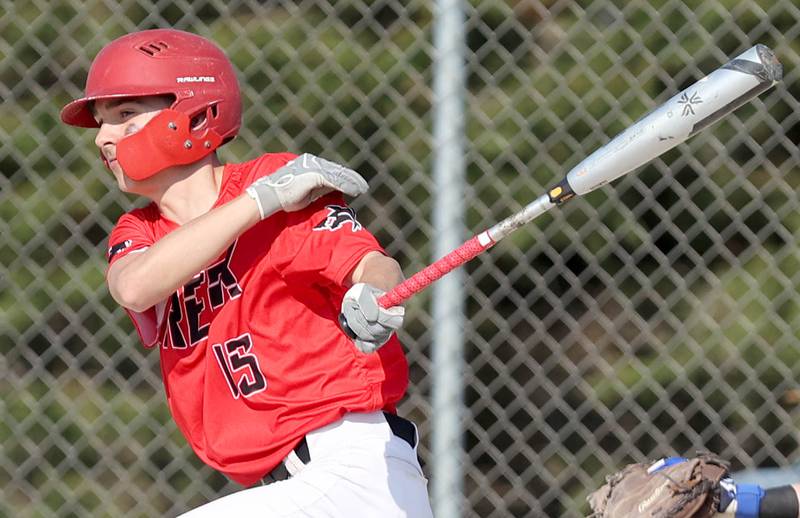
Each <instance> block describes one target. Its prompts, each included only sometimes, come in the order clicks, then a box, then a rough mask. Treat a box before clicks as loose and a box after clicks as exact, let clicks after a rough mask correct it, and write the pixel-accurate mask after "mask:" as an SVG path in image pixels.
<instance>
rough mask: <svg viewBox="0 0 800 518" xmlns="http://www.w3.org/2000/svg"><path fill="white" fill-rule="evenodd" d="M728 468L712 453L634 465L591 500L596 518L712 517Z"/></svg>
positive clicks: (617, 475) (610, 478)
mask: <svg viewBox="0 0 800 518" xmlns="http://www.w3.org/2000/svg"><path fill="white" fill-rule="evenodd" d="M727 476H728V465H727V463H726V462H725V461H723V460H722V459H720V458H718V457H716V456H714V455H712V454H707V453H704V454H700V455H699V456H698V457H696V458H694V459H684V458H680V457H670V458H666V459H661V460H659V461H657V462H647V463H639V464H630V465H628V466H626V467H625V468H624V469H622V471H619V472H617V473H614V474H613V475H610V476H608V477H606V484H605V485H604V486H603V487H601V488H600V489H598V490H597V491H595V492H594V493H592V494H590V495H589V496H588V498H587V500H589V505H590V506H591V508H592V511H593V514H592V515H591V516H592V517H593V518H634V517H645V516H647V517H652V518H710V517H712V516H715V515H716V514H717V508H718V506H719V482H720V480H722V479H723V478H725V477H727Z"/></svg>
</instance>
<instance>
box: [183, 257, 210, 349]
mask: <svg viewBox="0 0 800 518" xmlns="http://www.w3.org/2000/svg"><path fill="white" fill-rule="evenodd" d="M205 279H206V275H205V273H204V272H200V275H198V276H196V277H195V278H194V279H192V280H191V281H189V282H188V283H187V284H186V286H184V287H183V305H184V307H185V308H186V320H187V323H188V324H189V338H190V339H191V342H190V343H191V344H192V345H195V344H196V343H198V342H199V341H200V340H204V339H205V338H206V337H207V336H208V328H209V327H210V325H209V324H206V325H201V324H200V314H201V313H202V311H203V308H205V307H206V305H205V303H204V302H203V299H202V297H199V296H198V294H197V291H198V289H199V288H200V286H201V285H202V284H203V281H205Z"/></svg>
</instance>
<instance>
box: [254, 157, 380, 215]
mask: <svg viewBox="0 0 800 518" xmlns="http://www.w3.org/2000/svg"><path fill="white" fill-rule="evenodd" d="M368 187H369V186H368V185H367V181H366V180H364V178H362V177H361V175H360V174H358V173H357V172H355V171H353V170H352V169H348V168H347V167H344V166H342V165H339V164H336V163H334V162H331V161H329V160H325V159H324V158H320V157H318V156H314V155H312V154H310V153H305V154H302V155H300V156H298V157H297V158H295V159H294V160H292V161H291V162H289V163H288V164H286V165H285V166H283V167H281V168H280V169H278V170H277V171H275V172H274V173H272V174H270V175H269V176H265V177H263V178H259V179H258V180H256V181H255V182H253V184H252V185H250V187H248V188H247V194H249V195H250V197H251V198H253V199H254V200H255V201H256V203H257V204H258V211H259V213H260V214H261V219H264V218H266V217H268V216H270V215H272V214H274V213H275V212H278V211H279V210H285V211H286V212H293V211H297V210H301V209H303V208H305V207H307V206H308V205H309V204H311V203H312V202H313V201H315V200H316V199H318V198H319V197H320V196H324V195H325V194H328V193H329V192H333V191H341V192H343V193H345V194H347V195H348V196H358V195H359V194H363V193H365V192H367V189H368Z"/></svg>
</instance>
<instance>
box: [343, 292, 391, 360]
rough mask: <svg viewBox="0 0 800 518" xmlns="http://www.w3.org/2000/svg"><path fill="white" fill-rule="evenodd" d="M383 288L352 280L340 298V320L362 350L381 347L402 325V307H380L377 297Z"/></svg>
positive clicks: (375, 349)
mask: <svg viewBox="0 0 800 518" xmlns="http://www.w3.org/2000/svg"><path fill="white" fill-rule="evenodd" d="M384 293H385V292H384V291H382V290H379V289H378V288H375V287H374V286H370V285H369V284H364V283H358V284H354V285H353V286H352V287H351V288H350V289H349V290H347V293H345V294H344V299H342V312H341V313H340V314H339V324H340V325H341V326H342V329H343V330H344V332H345V333H347V335H348V336H349V337H350V338H351V339H352V340H353V342H355V344H356V347H358V349H359V350H360V351H361V352H364V353H372V352H375V351H377V350H378V349H380V347H381V346H382V345H383V344H385V343H386V342H387V341H388V340H389V337H391V336H392V333H394V332H395V331H396V330H397V329H399V328H400V326H402V325H403V317H404V316H405V311H406V310H405V308H404V307H402V306H394V307H391V308H383V307H381V306H380V305H379V304H378V297H380V296H381V295H383V294H384Z"/></svg>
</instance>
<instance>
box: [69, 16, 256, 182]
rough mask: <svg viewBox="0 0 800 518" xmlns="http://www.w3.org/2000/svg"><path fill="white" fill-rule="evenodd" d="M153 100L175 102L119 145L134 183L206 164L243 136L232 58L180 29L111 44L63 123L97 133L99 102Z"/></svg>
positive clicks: (131, 36)
mask: <svg viewBox="0 0 800 518" xmlns="http://www.w3.org/2000/svg"><path fill="white" fill-rule="evenodd" d="M150 95H170V96H172V97H174V99H175V100H174V102H173V103H172V106H171V107H170V108H169V109H167V110H164V111H163V112H162V113H160V114H159V115H158V116H156V117H155V118H153V119H152V120H151V121H150V122H148V123H147V124H146V125H145V126H144V127H143V128H142V129H141V130H140V131H139V132H137V133H134V134H133V135H131V136H129V137H125V138H123V139H122V140H120V141H119V142H118V143H117V157H116V158H117V160H118V161H119V163H120V165H121V166H122V169H123V170H124V171H125V174H127V175H128V176H130V177H131V178H133V179H134V180H141V179H144V178H148V177H150V176H152V175H154V174H156V173H157V172H159V171H161V170H163V169H165V168H167V167H170V166H173V165H180V164H189V163H192V162H194V161H196V160H199V159H200V158H203V157H204V156H206V155H208V154H209V153H211V152H212V151H214V150H215V149H216V148H218V147H219V146H221V145H222V144H224V143H226V142H228V141H229V140H231V139H232V138H233V137H235V136H236V134H237V133H238V131H239V127H240V125H241V115H242V103H241V96H240V93H239V84H238V82H237V81H236V72H235V71H234V69H233V66H232V65H231V62H230V60H228V58H227V56H226V55H225V53H224V52H223V51H222V50H220V48H219V47H217V46H216V45H215V44H213V43H212V42H210V41H208V40H207V39H205V38H202V37H200V36H197V35H195V34H191V33H188V32H184V31H178V30H175V29H154V30H147V31H141V32H135V33H133V34H128V35H126V36H122V37H120V38H118V39H116V40H114V41H112V42H111V43H109V44H108V45H106V46H105V47H104V48H103V49H102V50H101V51H100V53H98V54H97V56H96V57H95V59H94V61H93V62H92V66H91V68H90V69H89V76H88V78H87V79H86V93H85V95H84V97H82V98H80V99H77V100H75V101H72V102H71V103H69V104H67V105H66V106H65V107H64V109H63V110H62V111H61V120H63V121H64V122H65V123H67V124H70V125H73V126H80V127H84V128H98V127H99V125H98V124H97V121H96V120H95V119H94V116H93V115H92V112H91V109H90V108H91V105H92V103H93V102H94V101H97V100H99V99H114V98H123V97H141V96H150ZM198 116H203V118H201V117H198ZM197 121H201V122H200V123H199V124H198V123H197Z"/></svg>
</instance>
